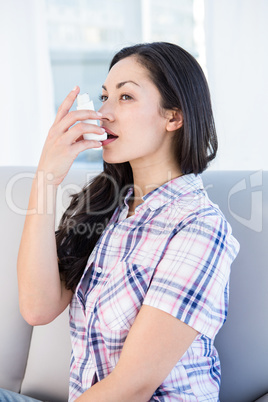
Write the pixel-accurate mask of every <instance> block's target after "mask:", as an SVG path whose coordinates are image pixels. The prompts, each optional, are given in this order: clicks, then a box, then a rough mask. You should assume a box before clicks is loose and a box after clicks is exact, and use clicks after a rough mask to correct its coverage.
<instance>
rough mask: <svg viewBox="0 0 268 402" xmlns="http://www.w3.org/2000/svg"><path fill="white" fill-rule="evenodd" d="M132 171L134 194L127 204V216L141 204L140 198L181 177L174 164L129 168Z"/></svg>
mask: <svg viewBox="0 0 268 402" xmlns="http://www.w3.org/2000/svg"><path fill="white" fill-rule="evenodd" d="M131 167H132V171H133V182H134V194H133V196H134V197H133V200H132V202H131V203H130V204H129V215H131V214H133V213H134V212H135V208H136V207H137V206H138V205H139V204H141V203H142V202H143V200H142V197H144V196H145V195H146V194H148V193H150V192H151V191H153V190H155V189H156V188H158V187H160V186H162V185H163V184H164V183H167V182H168V181H170V180H172V179H174V178H176V177H179V176H181V175H182V173H181V171H180V169H179V168H178V166H176V164H175V163H174V164H172V163H169V164H168V165H167V164H166V163H165V164H161V163H157V164H156V165H154V166H152V165H150V166H142V167H137V166H131Z"/></svg>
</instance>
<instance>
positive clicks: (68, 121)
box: [57, 110, 102, 133]
mask: <svg viewBox="0 0 268 402" xmlns="http://www.w3.org/2000/svg"><path fill="white" fill-rule="evenodd" d="M101 117H102V114H101V113H99V112H95V111H94V110H74V111H72V112H69V113H67V114H66V115H65V116H64V117H63V118H62V119H61V120H60V121H59V122H58V124H57V132H59V133H64V132H66V131H67V130H68V129H69V128H70V127H71V126H73V125H74V124H75V123H77V122H79V121H83V120H92V124H94V122H93V120H98V119H100V118H101ZM95 125H96V124H95Z"/></svg>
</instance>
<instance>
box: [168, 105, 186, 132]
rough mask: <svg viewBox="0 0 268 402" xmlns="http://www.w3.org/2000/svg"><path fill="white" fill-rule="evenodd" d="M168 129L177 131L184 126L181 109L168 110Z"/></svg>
mask: <svg viewBox="0 0 268 402" xmlns="http://www.w3.org/2000/svg"><path fill="white" fill-rule="evenodd" d="M166 118H167V124H166V130H167V131H175V130H178V129H179V128H181V127H182V126H183V114H182V111H181V110H178V109H177V110H167V112H166Z"/></svg>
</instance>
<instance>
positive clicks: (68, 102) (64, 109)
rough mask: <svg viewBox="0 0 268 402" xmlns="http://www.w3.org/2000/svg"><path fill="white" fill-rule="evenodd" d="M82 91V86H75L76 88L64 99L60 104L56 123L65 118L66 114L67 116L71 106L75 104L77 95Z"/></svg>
mask: <svg viewBox="0 0 268 402" xmlns="http://www.w3.org/2000/svg"><path fill="white" fill-rule="evenodd" d="M79 92H80V88H79V87H78V86H76V87H74V89H73V90H72V91H71V92H70V93H69V94H68V95H67V97H66V98H65V99H64V101H63V102H62V104H61V105H60V107H59V109H58V112H57V114H56V118H55V121H54V124H57V123H58V122H59V121H61V120H62V119H63V117H64V116H66V115H67V114H68V112H69V110H70V109H71V107H72V106H73V104H74V101H75V99H76V97H77V95H78V94H79Z"/></svg>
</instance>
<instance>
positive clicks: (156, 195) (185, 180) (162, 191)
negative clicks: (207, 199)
mask: <svg viewBox="0 0 268 402" xmlns="http://www.w3.org/2000/svg"><path fill="white" fill-rule="evenodd" d="M203 188H204V186H203V182H202V179H201V176H200V175H195V174H193V173H191V174H186V175H183V176H180V177H176V178H175V179H172V180H170V181H168V182H166V183H164V184H163V185H162V186H160V187H158V188H156V189H155V190H152V191H151V192H150V193H148V194H146V195H145V196H143V197H142V199H143V201H144V202H143V203H142V204H140V205H138V206H137V208H136V209H139V208H142V207H143V206H144V205H147V206H148V207H149V208H150V209H151V210H152V211H154V210H156V209H158V208H160V207H162V206H164V205H165V204H167V203H169V202H171V201H172V200H174V199H175V198H177V199H178V198H180V197H182V196H184V195H186V194H188V193H191V192H194V191H197V190H202V189H203ZM132 194H133V188H130V189H129V190H128V193H127V195H126V197H125V200H124V203H125V205H127V203H128V200H129V198H130V196H131V195H132Z"/></svg>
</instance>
